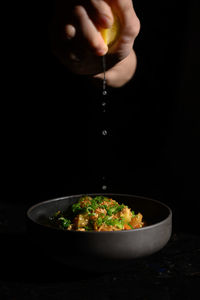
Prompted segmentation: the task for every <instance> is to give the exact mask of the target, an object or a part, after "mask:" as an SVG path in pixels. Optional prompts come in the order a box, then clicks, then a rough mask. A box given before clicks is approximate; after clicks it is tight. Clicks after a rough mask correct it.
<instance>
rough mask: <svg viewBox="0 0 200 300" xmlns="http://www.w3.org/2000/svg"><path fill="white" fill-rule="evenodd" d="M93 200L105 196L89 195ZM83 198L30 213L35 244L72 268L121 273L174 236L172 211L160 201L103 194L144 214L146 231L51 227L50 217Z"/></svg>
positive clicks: (69, 198) (47, 203)
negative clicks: (70, 229)
mask: <svg viewBox="0 0 200 300" xmlns="http://www.w3.org/2000/svg"><path fill="white" fill-rule="evenodd" d="M88 195H89V196H91V197H95V196H97V195H102V194H88ZM82 196H83V195H72V196H67V197H62V198H56V199H51V200H47V201H43V202H40V203H37V204H35V205H33V206H31V207H30V208H29V209H28V211H27V229H28V235H29V238H30V240H31V243H32V245H33V246H34V247H36V248H37V250H38V249H39V250H40V251H41V253H43V254H48V255H49V256H50V257H51V258H52V259H56V260H57V261H59V262H61V263H64V264H66V265H68V266H70V267H73V268H77V269H81V270H86V271H94V272H104V271H106V272H107V271H113V270H117V269H119V268H121V267H123V266H125V265H127V264H129V263H130V262H131V261H133V260H135V259H137V258H141V257H145V256H148V255H151V254H153V253H155V252H158V251H159V250H161V249H162V248H163V247H164V246H165V245H166V244H167V242H168V241H169V239H170V236H171V232H172V212H171V209H170V208H169V207H168V206H167V205H165V204H163V203H161V202H160V201H157V200H154V199H150V198H147V197H140V196H134V195H126V194H110V193H109V194H108V193H107V194H103V196H107V197H110V198H113V199H114V200H116V201H118V202H119V203H120V204H122V203H123V204H125V205H128V207H130V208H131V209H132V210H134V211H135V212H136V213H138V212H140V213H142V215H143V218H144V220H145V224H146V226H145V227H142V228H139V229H132V230H122V231H109V232H108V231H107V232H106V231H104V232H95V231H90V232H83V231H74V230H72V231H68V230H62V229H58V228H54V227H51V226H50V225H49V217H51V216H53V214H54V213H55V212H56V211H58V210H61V211H63V210H67V209H68V208H69V207H70V206H71V205H72V204H73V203H75V202H76V201H77V200H78V199H79V198H80V197H82Z"/></svg>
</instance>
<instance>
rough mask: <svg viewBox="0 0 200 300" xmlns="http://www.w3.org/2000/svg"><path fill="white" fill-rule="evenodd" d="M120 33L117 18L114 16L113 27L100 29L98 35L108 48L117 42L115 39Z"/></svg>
mask: <svg viewBox="0 0 200 300" xmlns="http://www.w3.org/2000/svg"><path fill="white" fill-rule="evenodd" d="M119 32H120V23H119V18H118V17H117V16H114V22H113V25H112V26H111V27H110V28H101V29H100V33H101V35H102V37H103V39H104V42H105V44H106V45H107V46H108V47H111V46H112V45H113V44H114V42H115V41H116V40H117V37H118V35H119Z"/></svg>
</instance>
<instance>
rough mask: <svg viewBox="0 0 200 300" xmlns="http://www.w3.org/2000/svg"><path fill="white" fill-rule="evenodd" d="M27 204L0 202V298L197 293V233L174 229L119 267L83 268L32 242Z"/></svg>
mask: <svg viewBox="0 0 200 300" xmlns="http://www.w3.org/2000/svg"><path fill="white" fill-rule="evenodd" d="M26 208H27V207H26V205H22V204H21V205H19V204H18V205H14V204H10V205H8V204H4V205H3V204H1V205H0V251H1V253H0V257H1V264H0V265H1V266H0V299H9V300H26V299H27V300H36V299H37V300H40V299H51V300H54V299H59V300H62V299H70V300H74V299H88V300H90V299H97V300H108V299H111V300H112V299H113V300H114V299H115V300H117V299H122V298H123V299H125V298H126V299H127V298H128V299H138V300H151V299H153V300H157V299H159V300H162V299H164V300H165V299H166V300H171V299H183V300H187V299H188V300H190V299H198V296H197V295H198V294H197V292H198V291H199V286H200V236H198V235H197V234H192V233H184V232H173V234H172V237H171V240H170V241H169V243H168V244H167V246H166V247H164V249H162V250H161V251H160V252H158V253H156V254H154V255H152V256H150V257H146V258H142V259H138V260H135V261H133V262H131V263H130V264H129V265H128V266H127V267H126V268H124V269H121V270H119V271H117V272H111V273H104V274H92V273H84V272H83V271H78V270H73V269H70V268H68V267H67V266H65V265H61V264H59V263H57V262H55V261H53V260H52V259H49V258H48V256H44V255H43V254H41V253H39V252H38V251H37V250H36V249H33V248H32V247H31V245H30V244H29V243H28V239H27V234H26V227H25V211H26ZM16 215H17V216H18V218H16ZM1 297H2V298H1Z"/></svg>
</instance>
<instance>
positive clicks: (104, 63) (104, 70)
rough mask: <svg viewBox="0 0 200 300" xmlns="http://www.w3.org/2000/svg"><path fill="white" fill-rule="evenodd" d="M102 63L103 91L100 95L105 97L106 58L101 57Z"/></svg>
mask: <svg viewBox="0 0 200 300" xmlns="http://www.w3.org/2000/svg"><path fill="white" fill-rule="evenodd" d="M102 62H103V91H102V95H103V96H106V95H107V91H106V57H105V55H104V56H103V57H102Z"/></svg>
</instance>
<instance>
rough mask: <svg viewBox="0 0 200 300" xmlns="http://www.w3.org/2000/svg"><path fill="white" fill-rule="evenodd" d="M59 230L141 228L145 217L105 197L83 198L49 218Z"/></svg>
mask: <svg viewBox="0 0 200 300" xmlns="http://www.w3.org/2000/svg"><path fill="white" fill-rule="evenodd" d="M49 220H50V224H51V225H52V226H55V227H57V228H59V229H64V230H75V231H119V230H130V229H136V228H141V227H143V226H144V222H143V216H142V214H141V213H140V212H139V213H137V214H135V212H134V211H133V210H131V209H130V208H129V207H128V206H127V205H124V204H119V203H118V202H117V201H116V200H114V199H112V198H109V197H105V196H95V197H91V196H87V195H86V196H82V197H80V198H79V199H78V201H77V202H76V203H74V204H73V205H72V206H71V207H70V208H69V209H68V210H67V211H64V212H62V211H60V210H58V211H57V212H56V213H55V214H54V215H53V216H51V217H50V218H49Z"/></svg>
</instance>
